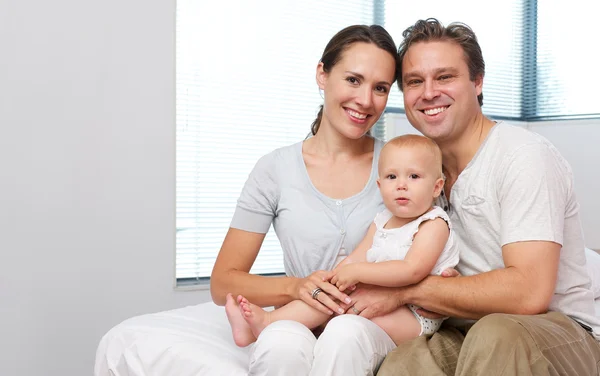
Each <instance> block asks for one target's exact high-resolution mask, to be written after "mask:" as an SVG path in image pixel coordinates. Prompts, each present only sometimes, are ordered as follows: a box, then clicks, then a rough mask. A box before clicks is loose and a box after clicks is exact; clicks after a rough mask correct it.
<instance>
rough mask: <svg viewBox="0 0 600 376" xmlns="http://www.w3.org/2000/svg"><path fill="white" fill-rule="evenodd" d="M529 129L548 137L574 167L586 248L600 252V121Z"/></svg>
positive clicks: (553, 123) (530, 127)
mask: <svg viewBox="0 0 600 376" xmlns="http://www.w3.org/2000/svg"><path fill="white" fill-rule="evenodd" d="M529 129H531V130H532V131H534V132H537V133H539V134H541V135H543V136H544V137H546V138H548V139H549V140H550V141H551V142H552V143H553V144H554V145H555V146H556V147H557V148H558V150H560V152H561V153H562V155H564V157H565V158H566V159H567V160H568V161H569V163H570V164H571V167H572V168H573V175H574V176H575V191H576V193H577V198H578V201H579V204H580V206H581V222H582V224H583V233H584V235H585V242H586V245H587V246H588V247H590V248H592V249H596V250H600V216H598V213H600V200H598V195H599V193H600V173H599V172H598V171H599V169H598V167H597V166H598V163H599V162H600V119H594V120H577V121H563V122H541V123H529Z"/></svg>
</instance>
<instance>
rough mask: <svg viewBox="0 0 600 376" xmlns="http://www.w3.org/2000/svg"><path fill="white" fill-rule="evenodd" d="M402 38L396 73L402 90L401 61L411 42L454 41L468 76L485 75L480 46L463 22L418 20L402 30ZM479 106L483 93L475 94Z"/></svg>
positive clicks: (481, 104)
mask: <svg viewBox="0 0 600 376" xmlns="http://www.w3.org/2000/svg"><path fill="white" fill-rule="evenodd" d="M402 37H403V38H404V40H403V41H402V43H400V47H399V48H398V56H399V58H400V74H398V86H399V87H400V91H402V62H403V60H404V56H405V55H406V52H407V51H408V49H409V48H410V46H412V45H413V44H416V43H420V42H454V43H456V44H457V45H459V46H460V47H461V48H462V50H463V52H464V54H465V61H466V63H467V66H468V67H469V78H470V79H471V81H475V79H476V78H477V77H478V76H482V77H483V76H484V75H485V62H484V61H483V54H482V53H481V47H480V46H479V42H478V41H477V37H476V36H475V32H474V31H473V30H472V29H471V28H470V27H469V26H467V25H465V24H464V23H460V22H453V23H451V24H450V25H448V26H444V25H442V23H441V22H440V21H438V20H437V19H435V18H428V19H426V20H419V21H417V22H416V23H415V24H414V25H412V26H409V27H408V28H407V29H406V30H404V31H403V32H402ZM477 100H478V101H479V106H483V93H481V94H479V95H478V96H477Z"/></svg>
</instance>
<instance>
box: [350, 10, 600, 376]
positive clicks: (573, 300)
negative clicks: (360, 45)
mask: <svg viewBox="0 0 600 376" xmlns="http://www.w3.org/2000/svg"><path fill="white" fill-rule="evenodd" d="M403 36H404V37H405V39H404V41H403V43H402V44H401V45H400V49H399V54H400V58H401V62H402V66H401V72H400V78H399V79H398V82H399V85H400V88H401V90H402V91H403V93H404V105H405V110H406V116H407V118H408V120H409V121H410V123H411V124H412V125H413V126H414V127H415V128H416V129H417V130H419V131H420V132H421V133H423V134H424V135H425V136H428V137H430V138H432V139H433V140H434V141H436V142H437V143H438V145H439V146H440V148H441V149H442V153H443V165H444V174H445V176H446V185H445V199H444V200H443V201H444V203H443V205H444V206H447V208H446V209H447V210H448V212H449V214H450V217H451V221H452V224H453V225H454V229H455V231H456V234H457V237H458V240H459V247H460V252H461V262H460V264H459V266H458V267H457V269H458V271H459V272H460V273H461V275H462V276H460V277H456V278H443V277H434V276H431V277H428V278H427V279H426V280H425V281H423V282H422V283H420V284H418V285H415V286H413V287H410V288H405V289H400V290H394V291H388V295H391V296H393V297H394V299H392V301H394V302H396V305H399V304H406V303H412V304H415V305H418V306H421V307H423V308H425V309H427V310H429V311H432V312H438V313H440V314H442V315H446V316H451V317H455V318H456V319H450V320H448V321H447V322H446V323H445V325H444V327H443V328H442V329H441V330H440V331H439V332H438V333H436V334H434V335H433V336H432V337H431V338H425V337H419V338H417V339H415V340H413V341H410V342H408V343H406V344H402V345H400V346H399V347H398V348H397V349H396V350H394V351H393V352H391V353H390V354H389V355H388V356H387V358H386V360H385V361H384V363H383V365H382V366H381V368H380V371H379V373H378V375H384V376H387V375H455V374H456V375H580V376H581V375H597V374H598V368H597V367H598V366H597V364H600V363H598V362H600V345H599V343H598V340H600V320H599V319H598V317H596V313H595V309H594V297H593V294H592V292H591V290H590V280H589V277H588V274H587V271H586V266H585V254H584V243H583V236H582V231H581V226H580V221H579V206H578V204H577V201H576V199H575V193H574V189H573V176H572V173H571V169H570V166H569V165H568V163H567V162H566V161H565V160H564V159H563V157H562V156H561V155H560V154H559V152H558V151H557V150H556V149H555V148H554V146H552V145H551V144H550V143H549V142H548V141H547V140H545V139H544V138H542V137H541V136H539V135H537V134H534V133H532V132H529V131H527V130H525V129H522V128H519V127H514V126H511V125H509V124H506V123H503V122H494V121H492V120H490V119H488V118H487V117H485V116H484V115H483V113H482V111H481V105H482V104H483V95H482V86H483V78H484V72H485V66H484V61H483V57H482V54H481V49H480V47H479V44H478V41H477V38H476V36H475V34H474V33H473V31H472V30H471V29H470V28H469V27H467V26H466V25H463V24H451V25H449V26H448V27H444V26H443V25H442V24H440V22H438V21H437V20H435V19H428V20H420V21H418V22H417V23H416V24H415V25H414V26H411V27H409V28H408V29H407V30H406V31H405V32H404V34H403ZM355 300H356V301H357V305H358V304H360V297H359V296H357V297H356V299H355ZM371 302H372V301H371ZM361 308H363V307H359V310H360V311H362V310H363V309H365V310H367V309H368V307H365V308H363V309H361ZM392 308H393V307H391V306H390V307H388V306H385V307H382V306H381V305H379V306H378V308H377V309H375V310H373V311H372V312H367V311H364V312H363V313H364V314H362V315H363V316H370V315H379V314H381V312H382V311H387V310H388V309H392ZM375 311H378V312H375ZM547 312H548V313H547ZM474 320H478V321H477V322H476V323H475V324H474V325H472V324H473V322H475V321H474Z"/></svg>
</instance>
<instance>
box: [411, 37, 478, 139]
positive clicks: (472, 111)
mask: <svg viewBox="0 0 600 376" xmlns="http://www.w3.org/2000/svg"><path fill="white" fill-rule="evenodd" d="M482 85H483V77H477V78H476V79H475V81H471V79H470V77H469V68H468V66H467V63H466V61H465V56H464V52H463V49H462V47H460V46H459V45H458V44H456V43H454V42H450V41H436V42H419V43H416V44H414V45H412V46H411V47H410V48H409V49H408V51H407V53H406V55H405V56H404V60H403V61H402V87H403V91H404V107H405V110H406V117H407V118H408V120H409V121H410V123H411V124H412V126H413V127H415V128H416V129H417V130H418V131H420V132H421V133H423V134H424V135H425V136H427V137H429V138H431V139H433V140H435V141H436V142H438V143H441V144H443V143H447V142H451V141H455V140H457V139H460V138H461V136H462V135H463V134H464V133H465V130H466V129H468V128H469V126H470V125H471V124H473V123H474V121H475V118H476V117H477V116H478V115H479V114H481V107H480V106H479V103H478V101H477V96H478V95H479V94H481V88H482Z"/></svg>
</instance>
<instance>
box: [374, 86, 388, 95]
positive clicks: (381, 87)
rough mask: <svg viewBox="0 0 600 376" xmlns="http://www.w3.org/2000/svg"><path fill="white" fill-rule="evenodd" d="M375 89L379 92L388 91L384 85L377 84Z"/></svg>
mask: <svg viewBox="0 0 600 376" xmlns="http://www.w3.org/2000/svg"><path fill="white" fill-rule="evenodd" d="M375 90H376V91H378V92H380V93H387V92H388V88H387V87H385V86H377V87H376V88H375Z"/></svg>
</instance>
